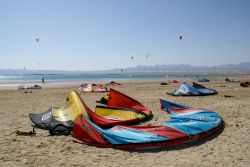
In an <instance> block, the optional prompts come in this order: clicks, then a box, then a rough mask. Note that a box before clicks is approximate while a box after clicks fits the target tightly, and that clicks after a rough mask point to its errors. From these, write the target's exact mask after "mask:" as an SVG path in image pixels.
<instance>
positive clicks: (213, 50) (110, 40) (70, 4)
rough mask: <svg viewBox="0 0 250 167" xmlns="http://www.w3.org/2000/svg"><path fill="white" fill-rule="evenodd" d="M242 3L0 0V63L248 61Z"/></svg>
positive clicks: (76, 65)
mask: <svg viewBox="0 0 250 167" xmlns="http://www.w3.org/2000/svg"><path fill="white" fill-rule="evenodd" d="M249 9H250V1H249V0H105V1H104V0H1V1H0V58H1V59H0V69H23V68H24V67H25V69H30V70H38V69H44V70H82V71H93V70H106V69H113V68H127V67H135V66H138V65H146V66H153V65H157V64H158V65H163V64H166V65H169V64H190V65H195V66H204V65H207V66H213V65H222V64H231V63H232V64H237V63H241V62H244V61H250V10H249ZM180 36H182V40H180V39H179V37H180ZM37 38H39V42H37V41H36V39H37ZM146 55H150V56H148V57H147V56H146ZM131 57H133V59H132V58H131Z"/></svg>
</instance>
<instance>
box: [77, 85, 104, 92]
mask: <svg viewBox="0 0 250 167" xmlns="http://www.w3.org/2000/svg"><path fill="white" fill-rule="evenodd" d="M79 91H80V92H107V91H108V88H107V87H106V86H103V85H102V84H97V85H96V84H92V85H91V84H87V83H84V84H81V86H80V87H79Z"/></svg>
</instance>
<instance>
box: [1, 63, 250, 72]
mask: <svg viewBox="0 0 250 167" xmlns="http://www.w3.org/2000/svg"><path fill="white" fill-rule="evenodd" d="M121 70H122V71H123V72H124V73H135V72H209V71H219V72H220V71H221V72H223V71H227V72H250V62H243V63H240V64H227V65H219V66H211V67H209V66H192V65H189V64H179V65H154V66H141V65H139V66H137V67H129V68H124V69H121V68H116V69H111V70H102V71H60V70H21V69H0V75H23V74H27V75H29V74H36V75H40V74H51V75H53V74H89V73H91V74H93V73H121Z"/></svg>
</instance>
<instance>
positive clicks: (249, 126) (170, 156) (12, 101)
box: [0, 75, 250, 167]
mask: <svg viewBox="0 0 250 167" xmlns="http://www.w3.org/2000/svg"><path fill="white" fill-rule="evenodd" d="M238 79H245V80H246V79H248V80H249V79H250V76H249V75H248V76H244V78H238ZM182 80H185V81H192V79H182ZM164 81H166V80H164V79H156V80H135V81H122V82H123V85H121V86H113V87H112V88H114V89H116V90H119V91H121V92H123V93H125V94H127V95H129V96H131V97H133V98H135V99H136V100H138V101H140V102H141V103H143V104H144V105H145V106H147V107H148V108H150V109H152V111H153V114H154V117H153V119H152V120H150V121H148V122H145V123H143V124H145V125H148V124H152V125H160V124H161V123H162V122H163V121H165V120H167V119H169V117H168V115H167V114H166V112H164V111H162V110H161V109H160V103H159V98H162V99H168V100H170V101H173V102H176V103H181V104H186V105H189V106H194V107H202V108H207V109H209V110H212V111H216V112H218V113H219V114H220V115H221V116H222V118H223V120H224V121H225V129H224V130H223V131H222V133H221V134H218V135H217V136H215V137H214V138H209V139H206V140H202V142H199V143H195V144H192V145H190V146H189V145H184V146H179V147H176V148H165V149H156V150H144V151H124V150H118V149H107V148H97V147H91V146H87V145H83V144H79V143H76V142H74V139H73V138H72V137H71V136H49V135H48V132H47V131H44V130H37V135H36V136H34V137H30V136H17V135H16V134H15V133H13V132H15V131H16V130H21V131H30V130H32V128H31V121H30V120H29V117H28V113H30V112H33V113H41V112H44V111H47V110H48V109H49V108H50V107H52V106H54V107H63V106H64V103H65V99H66V97H67V95H68V94H69V93H70V92H71V91H73V90H76V89H77V88H78V86H77V85H65V86H60V87H47V88H44V89H41V90H32V93H24V91H18V90H0V123H1V125H0V132H1V133H0V166H1V167H2V166H8V167H9V166H39V167H43V166H44V167H45V166H46V167H48V166H98V167H101V166H117V167H118V166H132V167H133V166H152V167H155V166H182V167H183V166H185V167H189V166H202V167H204V166H225V167H228V166H249V165H250V123H249V120H250V89H249V88H242V87H240V86H239V83H226V82H225V81H224V78H214V79H211V82H209V83H201V84H202V85H204V86H206V87H209V88H214V89H216V90H217V91H218V92H219V94H218V95H215V96H204V97H171V96H169V95H167V94H166V92H173V91H174V90H175V89H176V88H177V87H178V86H179V84H170V85H162V86H161V85H160V82H164ZM103 95H105V93H85V94H81V96H82V98H83V99H84V100H85V101H86V103H87V104H88V105H89V106H90V107H91V108H92V109H93V108H94V107H95V101H96V100H99V99H100V98H101V97H102V96H103ZM224 95H231V96H233V97H231V98H225V97H224Z"/></svg>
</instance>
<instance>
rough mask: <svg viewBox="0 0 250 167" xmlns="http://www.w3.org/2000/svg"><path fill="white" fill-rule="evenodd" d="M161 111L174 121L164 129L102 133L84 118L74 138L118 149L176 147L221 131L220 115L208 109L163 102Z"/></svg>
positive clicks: (134, 128) (78, 122)
mask: <svg viewBox="0 0 250 167" xmlns="http://www.w3.org/2000/svg"><path fill="white" fill-rule="evenodd" d="M161 104H162V109H164V110H166V111H168V112H169V113H170V118H171V120H169V121H166V122H164V123H163V125H162V126H121V125H117V126H115V127H113V128H110V129H102V128H101V127H99V126H97V125H96V124H94V123H93V122H92V121H90V120H89V119H88V118H86V117H84V116H81V117H79V118H78V119H77V120H76V121H75V126H74V128H73V131H72V132H73V133H72V135H73V137H74V138H76V139H77V140H78V141H80V142H82V143H85V144H88V145H93V146H98V147H108V148H110V147H112V148H119V149H130V148H142V147H155V146H164V147H166V146H168V147H169V146H176V145H179V144H182V143H185V142H189V141H193V140H196V139H200V138H202V137H207V136H209V135H212V134H213V133H215V132H217V131H218V130H220V129H221V128H222V125H223V121H222V118H221V117H220V115H219V114H217V113H215V112H213V111H208V110H206V109H200V108H191V107H187V106H184V105H180V104H176V103H171V102H168V101H165V100H161Z"/></svg>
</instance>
